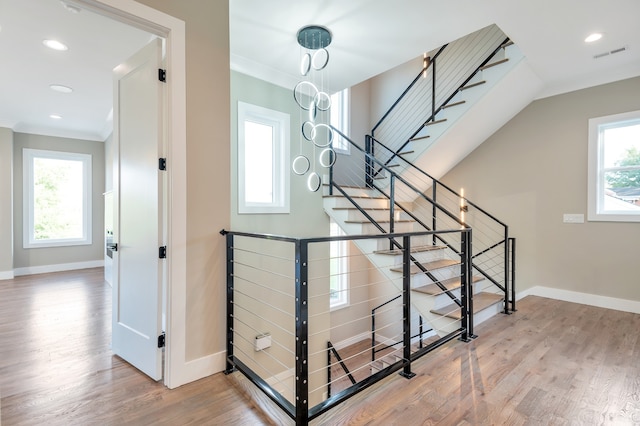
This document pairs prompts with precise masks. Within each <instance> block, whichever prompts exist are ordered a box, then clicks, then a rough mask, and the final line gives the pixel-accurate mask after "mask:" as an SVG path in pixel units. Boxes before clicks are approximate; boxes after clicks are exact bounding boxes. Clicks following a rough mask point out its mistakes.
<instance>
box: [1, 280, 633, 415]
mask: <svg viewBox="0 0 640 426" xmlns="http://www.w3.org/2000/svg"><path fill="white" fill-rule="evenodd" d="M102 273H103V271H102V269H100V268H97V269H90V270H83V271H73V272H63V273H55V274H43V275H33V276H28V277H18V278H16V279H13V280H5V281H0V423H1V424H2V425H3V426H13V425H43V424H46V425H276V424H291V423H292V422H291V421H290V420H289V419H288V418H286V417H285V416H284V415H283V414H282V413H281V412H280V411H279V409H278V408H276V407H274V406H273V404H272V403H271V402H270V401H268V400H266V398H265V397H264V396H263V395H262V394H261V393H260V392H258V391H256V389H255V387H253V385H251V384H250V383H248V382H247V380H246V379H244V378H243V377H242V376H241V375H240V374H239V373H234V374H232V375H230V376H225V375H224V374H216V375H213V376H211V377H208V378H205V379H202V380H199V381H197V382H195V383H191V384H188V385H185V386H182V387H180V388H178V389H174V390H168V389H167V388H165V387H164V386H163V385H162V384H159V383H156V382H154V381H152V380H150V379H148V378H147V377H146V376H144V375H143V374H141V373H139V372H138V371H137V370H136V369H134V368H133V367H131V366H129V365H128V364H127V363H125V362H123V361H122V360H121V359H120V358H118V357H116V356H114V355H113V354H112V353H111V351H110V349H109V342H110V339H111V325H110V324H111V313H110V306H111V288H110V287H109V286H108V285H107V284H106V283H105V282H104V281H103V279H102ZM518 309H519V310H518V312H516V313H515V314H513V315H510V316H504V315H502V314H500V315H498V316H496V317H494V318H492V319H490V320H489V321H487V322H485V323H483V324H481V325H480V326H478V327H477V328H476V332H477V334H479V336H480V337H479V338H478V339H476V340H474V341H473V342H471V343H468V344H466V343H462V342H459V341H454V342H451V343H449V344H447V345H446V346H444V347H442V348H440V349H438V350H436V351H434V352H433V353H432V354H430V355H427V356H426V357H423V358H421V359H420V360H418V361H416V362H415V363H414V364H413V371H414V373H416V374H417V375H416V377H414V378H413V379H411V380H407V379H404V378H402V377H400V376H398V375H393V376H391V377H389V378H387V379H385V380H384V381H383V382H382V383H379V384H377V385H375V386H373V387H371V388H369V389H367V390H366V391H365V392H363V393H361V394H359V395H357V396H355V397H353V398H351V399H350V400H349V401H347V402H346V403H345V404H343V405H341V406H339V407H337V408H335V409H333V410H331V411H329V412H328V413H325V414H324V415H322V416H321V417H320V418H318V419H316V420H314V421H313V422H312V424H313V425H403V426H406V425H525V424H526V425H640V315H635V314H630V313H624V312H618V311H611V310H606V309H601V308H595V307H590V306H585V305H578V304H572V303H567V302H560V301H555V300H551V299H544V298H539V297H533V296H529V297H527V298H525V299H523V300H522V301H521V302H520V303H519V306H518Z"/></svg>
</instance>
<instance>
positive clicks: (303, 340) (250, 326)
mask: <svg viewBox="0 0 640 426" xmlns="http://www.w3.org/2000/svg"><path fill="white" fill-rule="evenodd" d="M471 233H472V231H471V229H469V228H463V229H452V230H443V231H439V232H437V234H439V235H444V234H450V235H459V238H458V240H459V241H460V247H459V250H458V251H459V252H460V253H461V255H460V256H459V260H460V265H461V267H460V270H461V283H462V287H461V295H460V297H461V302H462V306H461V307H460V308H459V312H460V319H456V320H454V321H453V322H452V323H451V326H452V329H450V330H451V331H450V332H449V333H448V334H446V335H445V336H441V337H440V338H438V339H437V340H436V341H434V342H432V343H430V344H428V345H426V346H423V347H422V348H420V349H417V350H415V349H414V348H412V347H411V330H412V322H413V320H412V317H411V314H410V306H411V293H412V292H411V272H410V268H411V265H412V261H411V247H412V240H414V239H421V238H429V237H431V236H432V235H433V234H434V232H432V231H422V232H407V233H394V234H389V233H381V234H376V235H344V236H336V237H312V238H293V237H286V236H277V235H267V234H255V233H246V232H234V231H225V230H223V231H221V234H222V235H224V237H225V241H226V248H227V259H226V264H227V279H226V295H227V313H226V318H227V353H226V369H225V373H226V374H232V373H233V372H235V371H238V372H240V373H242V374H243V375H244V376H245V377H246V378H247V379H248V380H249V381H250V382H251V383H253V384H254V385H255V386H256V387H257V388H258V389H260V390H261V391H262V392H263V393H264V394H265V395H266V396H267V397H268V398H270V399H271V400H272V401H273V402H274V403H275V404H276V405H277V406H278V407H279V408H280V409H282V410H283V412H284V413H285V414H286V415H287V416H289V417H290V418H291V419H293V420H294V421H295V423H296V425H301V426H302V425H308V424H309V422H310V421H311V420H313V419H315V418H317V417H318V416H320V415H321V414H323V413H325V412H326V411H328V410H330V409H332V408H334V407H336V406H337V405H339V404H341V403H342V402H344V401H346V400H347V399H348V398H350V397H352V396H354V395H356V394H357V393H359V392H361V391H363V390H365V389H366V388H368V387H369V386H371V385H373V384H375V383H378V382H380V381H381V380H382V379H384V378H385V377H388V376H389V375H391V374H394V373H396V372H398V373H400V374H401V375H402V376H404V377H406V378H411V377H412V376H414V373H413V372H412V362H413V361H415V360H417V359H418V358H420V357H421V356H423V355H425V354H427V353H429V352H430V351H432V350H433V349H435V348H437V347H439V346H441V345H444V344H445V343H447V342H449V341H451V340H453V339H455V338H458V337H459V338H460V340H462V341H465V342H467V341H469V337H470V335H471V334H472V327H473V323H472V322H471V321H470V320H471V318H470V317H471V316H470V315H468V313H469V312H470V311H471V309H472V305H471V303H472V301H471V298H470V297H469V295H470V294H471V288H470V275H469V271H470V262H471V254H472V253H471ZM389 238H392V239H394V240H398V241H399V245H400V246H401V247H402V249H401V257H402V267H401V269H402V276H401V283H400V282H398V280H397V279H396V278H394V279H393V280H391V279H389V280H384V281H380V282H376V283H372V284H367V285H368V286H374V287H372V288H370V289H369V290H368V291H372V293H370V294H374V295H375V294H378V292H379V291H384V290H385V289H387V290H391V292H392V293H396V292H400V294H401V299H402V304H401V308H402V315H401V316H400V317H397V318H392V322H391V323H390V326H392V327H393V328H395V327H397V326H399V327H400V330H398V333H399V334H398V335H400V336H402V357H401V359H398V360H397V361H395V362H393V363H391V364H390V365H387V366H385V367H384V368H382V369H381V370H379V371H375V372H373V371H371V372H367V373H368V374H367V376H366V377H365V378H362V379H358V378H356V377H355V374H354V375H353V376H352V377H350V378H349V380H350V381H351V385H350V386H348V387H347V388H343V389H342V388H341V389H339V390H338V391H337V392H333V391H331V394H330V395H328V394H327V391H328V387H329V386H330V385H331V383H332V382H333V380H330V382H329V383H328V382H327V375H326V371H327V365H326V360H327V353H332V351H331V347H332V346H333V345H332V344H330V343H329V344H327V341H329V339H327V337H328V336H330V334H331V333H332V332H333V330H334V329H336V328H337V329H340V330H343V328H342V327H343V326H344V324H342V322H340V323H338V324H336V325H335V326H334V325H332V324H331V318H330V312H329V310H328V307H329V299H330V294H331V291H330V281H331V280H330V278H331V276H330V275H329V276H327V275H326V273H327V272H326V268H327V265H328V263H329V260H330V259H327V258H326V252H328V245H329V244H331V243H332V242H335V241H353V242H363V243H366V244H369V245H370V246H372V247H373V246H375V245H376V244H377V241H378V240H380V241H386V240H388V239H389ZM368 297H374V298H371V299H368V298H367V299H366V300H365V301H364V303H367V304H369V303H371V302H375V303H374V304H378V303H379V300H380V299H377V298H376V296H371V295H369V296H368ZM323 309H327V310H326V311H325V310H323ZM362 319H364V320H366V319H367V316H364V317H362ZM356 320H358V319H356ZM264 330H269V331H270V335H271V337H272V341H271V342H270V343H269V345H268V346H267V347H266V348H264V347H261V348H258V346H257V344H256V342H255V336H256V335H257V334H258V333H261V332H263V331H264ZM394 336H395V335H394ZM362 354H364V355H365V356H366V354H367V351H366V350H365V351H364V352H362ZM334 355H335V353H334ZM367 365H368V363H367ZM352 371H353V370H352ZM363 373H365V371H363V370H360V375H362V374H363ZM347 377H349V376H347ZM351 378H353V379H354V380H355V383H353V380H351ZM336 380H341V379H340V378H338V379H336Z"/></svg>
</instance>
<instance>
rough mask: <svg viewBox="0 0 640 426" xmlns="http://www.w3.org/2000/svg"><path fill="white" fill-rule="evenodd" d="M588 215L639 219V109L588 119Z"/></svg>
mask: <svg viewBox="0 0 640 426" xmlns="http://www.w3.org/2000/svg"><path fill="white" fill-rule="evenodd" d="M588 203H589V205H588V218H589V220H594V221H597V220H599V221H618V222H640V111H633V112H628V113H623V114H616V115H610V116H607V117H599V118H593V119H591V120H589V193H588Z"/></svg>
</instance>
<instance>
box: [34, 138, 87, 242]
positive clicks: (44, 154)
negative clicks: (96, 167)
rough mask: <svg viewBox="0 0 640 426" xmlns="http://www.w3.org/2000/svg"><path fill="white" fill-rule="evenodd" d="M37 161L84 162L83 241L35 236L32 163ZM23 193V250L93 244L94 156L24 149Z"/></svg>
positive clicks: (79, 239)
mask: <svg viewBox="0 0 640 426" xmlns="http://www.w3.org/2000/svg"><path fill="white" fill-rule="evenodd" d="M35 158H49V159H56V160H72V161H81V162H82V170H83V182H84V185H83V194H82V211H83V217H82V222H83V228H82V235H83V237H82V238H65V239H48V240H36V239H35V238H34V235H33V230H34V217H33V209H34V203H35V200H34V193H33V185H34V179H33V162H34V159H35ZM22 175H23V180H22V182H23V183H22V185H23V188H22V194H23V220H22V225H23V226H22V228H23V231H22V242H23V248H26V249H27V248H38V247H65V246H78V245H90V244H92V242H93V238H92V232H91V231H92V222H93V221H92V219H93V216H92V210H91V205H92V200H91V193H92V179H91V177H92V171H91V155H90V154H80V153H74V152H61V151H47V150H41V149H31V148H24V149H23V150H22Z"/></svg>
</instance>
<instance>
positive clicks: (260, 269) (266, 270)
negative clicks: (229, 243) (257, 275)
mask: <svg viewBox="0 0 640 426" xmlns="http://www.w3.org/2000/svg"><path fill="white" fill-rule="evenodd" d="M233 263H234V264H235V265H240V266H244V267H247V268H249V269H253V270H255V271H260V272H266V273H267V274H270V275H275V276H277V277H281V278H286V279H288V280H291V281H293V279H294V277H292V276H289V275H283V274H280V273H278V272H274V271H269V270H268V269H263V268H258V267H257V266H253V265H249V264H246V263H242V262H236V261H234V262H233Z"/></svg>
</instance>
